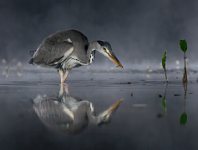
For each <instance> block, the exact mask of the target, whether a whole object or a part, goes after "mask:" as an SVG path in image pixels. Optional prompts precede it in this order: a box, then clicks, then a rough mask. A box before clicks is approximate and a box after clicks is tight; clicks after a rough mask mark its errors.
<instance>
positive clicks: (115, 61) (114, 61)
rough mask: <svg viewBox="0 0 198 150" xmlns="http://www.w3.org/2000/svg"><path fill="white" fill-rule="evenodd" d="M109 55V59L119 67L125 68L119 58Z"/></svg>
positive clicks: (112, 54)
mask: <svg viewBox="0 0 198 150" xmlns="http://www.w3.org/2000/svg"><path fill="white" fill-rule="evenodd" d="M107 54H108V58H109V59H110V60H111V61H112V62H113V63H114V64H116V65H117V67H120V68H123V65H122V64H121V62H120V61H119V60H118V58H117V57H116V56H115V54H114V53H107Z"/></svg>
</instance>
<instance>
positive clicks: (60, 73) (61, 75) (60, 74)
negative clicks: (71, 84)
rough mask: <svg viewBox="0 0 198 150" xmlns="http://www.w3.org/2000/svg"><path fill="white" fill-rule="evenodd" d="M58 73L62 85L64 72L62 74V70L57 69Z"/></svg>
mask: <svg viewBox="0 0 198 150" xmlns="http://www.w3.org/2000/svg"><path fill="white" fill-rule="evenodd" d="M58 73H59V76H60V81H61V83H64V72H63V70H61V69H59V70H58Z"/></svg>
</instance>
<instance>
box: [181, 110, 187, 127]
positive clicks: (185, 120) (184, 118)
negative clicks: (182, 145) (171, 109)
mask: <svg viewBox="0 0 198 150" xmlns="http://www.w3.org/2000/svg"><path fill="white" fill-rule="evenodd" d="M187 121H188V116H187V114H186V113H185V112H184V113H182V114H181V116H180V124H181V125H185V124H186V123H187Z"/></svg>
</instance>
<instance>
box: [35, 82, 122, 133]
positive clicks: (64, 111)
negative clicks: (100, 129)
mask: <svg viewBox="0 0 198 150" xmlns="http://www.w3.org/2000/svg"><path fill="white" fill-rule="evenodd" d="M33 102H34V104H33V108H34V110H35V112H36V114H37V116H38V117H39V119H40V120H41V121H42V122H43V123H44V124H45V125H46V126H47V127H49V128H51V129H56V130H61V131H64V132H67V133H78V132H80V131H82V130H83V129H84V128H85V127H87V126H88V124H89V123H90V124H95V125H100V124H104V123H107V122H108V121H109V119H110V117H111V115H112V113H113V112H114V111H115V110H116V109H117V108H118V107H119V105H120V104H121V102H122V100H118V101H116V102H115V103H114V104H112V105H111V106H110V107H109V108H108V109H106V110H105V111H103V112H101V113H100V114H98V115H96V114H95V112H94V106H93V104H92V103H91V102H90V101H87V100H81V99H77V98H74V97H72V96H70V94H69V91H68V85H63V84H61V86H60V90H59V95H58V96H57V97H47V96H37V97H36V98H35V99H34V100H33Z"/></svg>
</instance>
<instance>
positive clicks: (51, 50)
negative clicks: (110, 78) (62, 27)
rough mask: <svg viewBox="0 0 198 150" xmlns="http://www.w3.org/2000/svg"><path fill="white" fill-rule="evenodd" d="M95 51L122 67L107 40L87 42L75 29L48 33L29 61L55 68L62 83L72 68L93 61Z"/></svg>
mask: <svg viewBox="0 0 198 150" xmlns="http://www.w3.org/2000/svg"><path fill="white" fill-rule="evenodd" d="M95 51H98V52H99V53H101V54H103V55H104V56H106V57H107V58H109V60H111V61H112V62H113V63H114V64H116V65H117V67H121V68H123V66H122V64H121V63H120V61H119V60H118V58H117V57H116V56H115V54H114V53H113V51H112V48H111V45H110V44H109V43H108V42H106V41H99V40H98V41H92V42H89V41H88V39H87V37H86V36H85V35H84V34H83V33H81V32H80V31H77V30H66V31H59V32H56V33H53V34H51V35H49V36H48V37H47V38H45V39H44V40H43V41H42V42H41V44H40V45H39V47H38V48H37V50H36V51H35V52H34V54H33V55H32V58H31V59H30V61H29V63H30V64H38V65H41V66H48V67H53V68H56V69H57V70H58V72H59V75H60V79H61V83H64V81H65V80H66V78H67V76H68V73H69V71H70V70H71V69H72V68H75V67H79V66H83V65H89V64H91V63H92V62H93V60H94V57H95Z"/></svg>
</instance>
